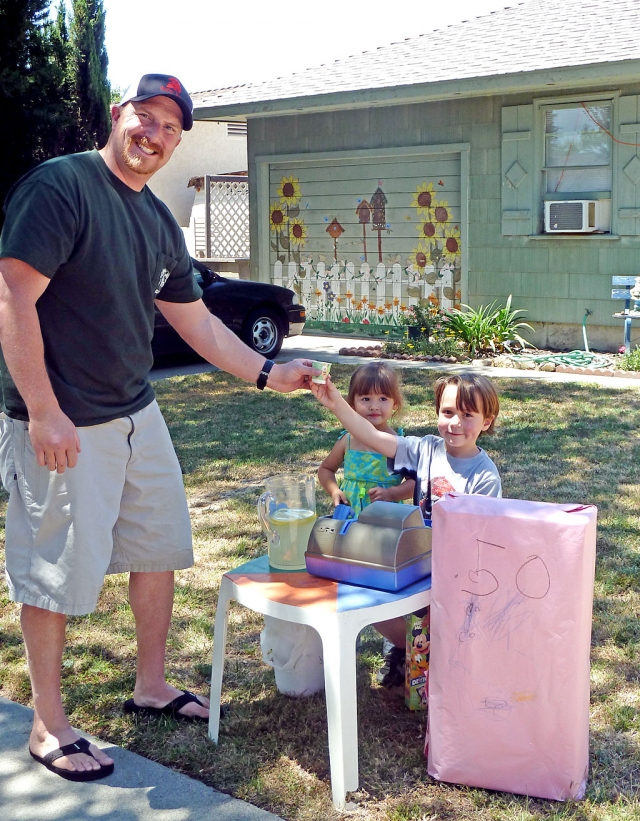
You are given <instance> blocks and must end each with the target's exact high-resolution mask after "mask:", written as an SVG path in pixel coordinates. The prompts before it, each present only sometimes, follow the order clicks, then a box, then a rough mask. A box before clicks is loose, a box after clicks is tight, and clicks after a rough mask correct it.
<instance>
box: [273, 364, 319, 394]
mask: <svg viewBox="0 0 640 821" xmlns="http://www.w3.org/2000/svg"><path fill="white" fill-rule="evenodd" d="M319 373H320V371H319V370H317V369H316V368H312V367H311V360H310V359H292V360H291V361H290V362H285V363H284V364H282V365H274V366H273V368H271V373H270V374H269V378H268V379H267V387H268V388H271V389H272V390H274V391H279V392H280V393H289V392H290V391H295V390H298V389H299V388H308V387H309V386H310V385H311V377H312V376H318V374H319Z"/></svg>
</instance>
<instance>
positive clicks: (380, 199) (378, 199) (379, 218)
mask: <svg viewBox="0 0 640 821" xmlns="http://www.w3.org/2000/svg"><path fill="white" fill-rule="evenodd" d="M386 204H387V198H386V197H385V195H384V191H383V190H382V188H377V189H376V192H375V194H374V195H373V196H372V197H371V208H373V227H374V228H375V229H377V230H378V231H382V230H383V229H384V228H386V227H387V215H386V213H385V205H386Z"/></svg>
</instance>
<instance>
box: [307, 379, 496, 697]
mask: <svg viewBox="0 0 640 821" xmlns="http://www.w3.org/2000/svg"><path fill="white" fill-rule="evenodd" d="M311 390H312V391H313V393H314V395H315V396H316V398H317V399H318V400H319V401H320V402H321V403H322V404H323V405H324V406H325V407H327V408H329V410H330V411H332V412H333V413H335V415H336V416H337V417H338V419H339V420H340V421H341V422H342V424H343V425H344V426H345V428H346V429H347V430H348V431H349V432H350V433H351V434H352V436H355V437H357V438H358V440H359V441H361V442H363V443H364V445H365V446H367V447H369V448H372V449H375V450H376V451H378V452H379V453H381V454H383V455H384V456H387V457H388V458H389V459H390V460H393V467H394V469H395V470H397V471H399V472H400V473H401V474H403V475H405V476H409V477H411V478H413V479H414V480H415V489H414V494H413V500H414V504H416V505H419V506H420V509H421V511H422V515H423V516H424V518H425V520H426V521H428V520H430V519H431V510H432V507H433V505H434V504H435V503H437V501H438V500H439V499H440V498H441V497H442V496H444V495H445V493H448V492H450V491H456V492H457V493H478V494H481V495H484V496H502V486H501V482H500V475H499V473H498V469H497V468H496V466H495V465H494V463H493V462H492V461H491V459H490V458H489V456H488V455H487V454H486V453H485V452H484V450H482V449H481V448H479V447H478V445H477V444H476V442H477V440H478V438H479V437H480V436H481V435H482V434H483V433H492V432H493V429H494V424H495V420H496V417H497V415H498V413H499V411H500V401H499V399H498V394H497V393H496V390H495V388H494V387H493V384H492V383H491V382H490V381H489V380H488V379H487V378H486V377H485V376H482V375H480V374H475V373H459V374H450V375H447V376H443V377H441V378H440V379H438V381H437V382H436V386H435V404H436V412H437V414H438V433H439V434H440V436H431V435H428V436H423V437H418V436H406V437H398V436H395V435H390V434H389V433H388V432H387V431H384V430H378V429H376V428H375V427H373V426H372V425H371V424H370V423H369V422H368V420H367V419H366V418H363V417H362V416H360V415H359V414H357V413H354V410H353V409H352V408H351V407H350V406H349V405H348V404H347V403H346V402H345V401H344V399H343V398H342V396H341V395H340V392H339V391H338V389H337V388H336V387H335V385H333V384H332V383H331V381H330V380H329V381H327V383H326V385H316V384H312V388H311ZM375 627H376V628H377V629H378V631H379V632H380V633H382V635H383V636H385V637H386V638H387V639H388V640H389V641H390V642H391V643H392V644H393V645H394V646H393V647H392V648H391V649H390V650H389V652H388V653H387V655H386V656H385V664H384V666H383V667H382V669H381V670H380V672H379V674H378V680H379V681H380V682H381V683H382V684H383V685H385V686H388V687H390V686H393V685H395V684H401V683H402V682H403V681H404V666H405V624H404V619H403V618H398V619H391V620H390V621H386V622H381V623H379V624H376V625H375Z"/></svg>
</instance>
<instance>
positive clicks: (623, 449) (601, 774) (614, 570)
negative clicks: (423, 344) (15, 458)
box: [0, 366, 640, 821]
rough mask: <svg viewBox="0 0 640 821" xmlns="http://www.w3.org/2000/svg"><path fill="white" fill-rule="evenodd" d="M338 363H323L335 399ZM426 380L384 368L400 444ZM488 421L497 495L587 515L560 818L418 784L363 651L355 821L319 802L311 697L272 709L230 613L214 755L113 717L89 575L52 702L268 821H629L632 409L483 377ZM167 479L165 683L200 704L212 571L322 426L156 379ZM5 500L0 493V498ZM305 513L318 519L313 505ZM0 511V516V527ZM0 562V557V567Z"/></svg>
mask: <svg viewBox="0 0 640 821" xmlns="http://www.w3.org/2000/svg"><path fill="white" fill-rule="evenodd" d="M351 371H352V367H347V366H334V368H333V369H332V375H333V376H334V378H335V380H336V381H337V383H338V384H339V385H340V386H341V387H342V388H346V386H347V383H348V378H349V376H350V373H351ZM434 379H435V375H434V374H432V373H425V372H420V371H413V370H405V371H403V380H404V382H405V392H406V395H407V400H408V403H407V404H408V408H407V412H406V413H405V416H404V419H403V420H402V424H403V426H404V428H405V431H406V432H407V433H410V434H415V435H424V434H426V433H432V432H434V422H435V414H434V411H433V392H432V385H433V381H434ZM498 385H499V389H500V393H501V396H502V412H501V414H500V418H499V421H500V426H499V430H498V432H497V434H496V436H494V437H492V438H487V439H485V441H484V443H483V446H484V447H485V448H486V450H488V452H489V453H490V455H491V456H492V458H493V459H494V460H495V461H496V463H497V465H498V467H499V468H500V471H501V473H502V477H503V486H504V492H505V495H506V496H511V497H518V498H526V499H536V500H541V501H547V502H576V503H578V502H586V503H589V502H591V503H595V504H597V505H598V508H599V523H598V561H597V570H596V589H595V600H594V621H593V639H592V645H593V647H592V699H591V701H592V712H591V762H590V766H591V774H590V781H589V785H588V793H587V797H586V799H585V800H584V801H582V802H575V803H574V802H568V803H566V804H560V803H554V802H548V801H538V800H533V799H527V798H525V797H521V796H520V797H519V796H511V795H507V794H500V793H491V792H488V791H484V790H475V789H471V788H466V787H456V786H453V785H446V784H438V783H436V782H434V781H433V780H432V779H430V778H429V777H428V776H427V774H426V767H425V761H424V757H423V755H422V746H423V738H424V728H425V715H423V714H420V713H411V712H409V711H407V710H406V709H405V708H404V703H403V699H402V696H401V694H400V693H399V692H398V691H391V692H389V691H386V690H384V689H381V688H380V687H378V686H377V685H376V684H375V676H374V674H375V671H376V669H377V666H378V664H379V663H380V649H381V642H380V640H379V638H378V637H377V636H376V635H375V634H374V632H373V630H372V629H368V630H367V631H365V633H364V634H363V636H362V644H361V647H360V649H359V651H358V681H357V687H358V712H359V718H360V720H359V737H360V743H359V759H360V789H359V791H358V792H357V793H355V794H353V795H351V796H350V798H351V800H352V801H354V802H355V803H356V809H355V810H353V811H352V812H351V813H348V814H340V813H337V812H336V811H335V810H334V809H333V807H332V804H331V791H330V784H329V764H328V751H327V728H326V712H325V701H324V696H323V695H322V694H319V695H316V696H313V697H311V698H309V699H304V700H292V699H288V698H286V697H284V696H282V695H281V694H279V693H278V692H277V690H276V688H275V683H274V676H273V671H272V670H271V668H269V667H267V666H266V665H265V664H264V663H263V662H262V657H261V653H260V649H259V634H260V631H261V629H262V619H261V617H260V616H259V615H257V614H255V613H252V612H251V611H249V610H246V609H245V608H242V607H240V606H239V605H233V606H232V608H231V611H230V624H229V638H228V645H227V648H228V657H227V662H226V668H225V677H224V686H223V703H224V704H225V705H226V706H227V707H228V713H227V714H226V715H225V717H224V718H223V721H222V727H221V737H220V744H219V745H218V746H214V745H212V744H210V743H209V742H208V740H207V738H206V729H205V728H204V727H202V726H192V725H182V724H178V723H176V722H173V721H170V720H168V719H167V720H160V721H145V720H140V721H138V722H135V721H133V720H132V719H131V718H129V717H126V716H124V715H123V713H122V701H123V700H124V699H125V698H128V697H129V696H130V694H131V690H132V687H133V682H134V675H135V640H134V639H135V632H134V624H133V619H132V617H131V613H130V610H129V607H128V604H127V580H126V577H125V576H122V575H119V576H112V577H109V578H108V579H107V581H106V583H105V586H104V590H103V592H102V595H101V598H100V603H99V607H98V609H97V611H96V612H95V613H94V614H92V615H91V616H89V617H84V618H73V619H70V622H69V643H68V647H67V650H66V653H65V657H64V662H63V676H64V686H65V689H64V695H65V700H66V706H67V709H68V710H69V712H70V715H71V719H72V721H73V722H74V724H76V725H77V726H81V727H83V728H85V729H86V730H87V731H89V732H92V733H95V734H96V735H98V736H100V737H102V738H104V739H108V740H110V741H113V742H114V743H117V744H120V745H122V746H124V747H127V748H129V749H131V750H134V751H136V752H138V753H141V754H142V755H145V756H147V757H149V758H152V759H154V760H157V761H161V762H162V763H164V764H166V765H167V766H170V767H173V768H175V769H178V770H180V771H182V772H185V773H187V774H188V775H191V776H192V777H194V778H197V779H199V780H201V781H203V782H205V783H207V784H209V785H211V786H214V787H216V788H218V789H220V790H223V791H226V792H229V793H232V794H233V795H235V796H237V797H239V798H243V799H245V800H248V801H250V802H252V803H254V804H256V805H258V806H261V807H264V808H266V809H269V810H271V811H272V812H274V813H276V814H278V815H281V816H282V817H283V818H285V819H288V821H327V820H328V821H332V819H338V818H353V819H363V821H435V819H469V821H470V819H480V820H481V821H502V819H504V821H530V820H531V821H533V819H536V820H537V819H555V818H557V819H567V820H568V819H571V820H572V821H573V819H576V821H639V820H640V799H639V797H638V796H639V790H640V785H639V783H638V782H639V776H638V773H640V719H639V715H640V673H639V670H640V538H639V537H640V526H639V520H638V513H639V505H638V499H639V498H640V436H639V435H638V433H637V431H638V430H640V395H639V394H638V393H637V392H635V391H631V390H630V391H613V390H608V389H604V388H599V387H594V386H586V385H578V384H573V385H572V384H558V383H542V382H537V381H526V380H519V379H518V380H515V379H514V380H500V381H499V383H498ZM155 387H156V390H157V393H158V398H159V401H160V404H161V406H162V408H163V411H164V413H165V416H166V418H167V421H168V423H169V426H170V429H171V433H172V436H173V439H174V442H175V444H176V450H177V452H178V456H179V458H180V462H181V464H182V467H183V471H184V474H185V486H186V488H187V494H188V499H189V504H190V509H191V516H192V522H193V533H194V544H195V551H196V565H195V566H194V567H193V568H190V569H189V570H185V571H181V572H180V573H179V574H177V585H176V603H175V618H174V623H173V629H172V633H171V638H170V643H169V647H168V663H169V671H170V675H171V680H172V682H173V683H174V684H176V685H177V686H180V687H184V688H188V689H192V690H195V691H196V692H206V691H207V689H208V681H209V677H210V656H211V634H212V625H213V618H214V615H215V606H216V600H217V592H218V589H219V585H220V578H221V576H222V574H223V573H224V572H225V571H226V570H228V569H229V568H231V567H234V566H236V565H238V564H241V563H242V562H245V561H248V560H249V559H251V558H254V557H256V556H258V555H261V554H262V553H264V551H265V540H264V538H263V537H262V535H261V533H260V528H259V524H258V521H257V516H256V512H255V506H256V502H257V498H258V496H259V494H260V492H261V491H262V489H263V483H264V479H265V478H266V477H267V476H270V475H272V474H274V473H282V472H285V471H287V470H292V471H296V472H297V471H301V472H307V473H314V472H315V471H316V469H317V465H318V464H319V462H320V461H321V460H322V458H324V456H325V455H326V453H327V452H328V450H329V449H330V448H331V446H332V445H333V443H334V442H335V440H336V437H337V435H338V432H339V426H338V425H337V423H336V421H335V420H334V419H333V418H332V417H330V416H329V415H328V414H327V413H326V412H325V411H324V410H323V409H322V408H321V407H320V406H319V405H318V404H317V403H316V402H315V400H313V399H312V398H311V397H310V396H309V395H308V394H306V393H303V392H300V393H297V394H294V395H291V396H280V395H278V394H274V393H270V392H268V391H266V392H265V393H260V392H258V391H256V390H255V389H254V388H252V387H251V386H246V385H243V384H242V383H240V382H239V381H238V380H235V379H233V378H232V377H229V376H227V375H226V374H222V373H214V374H203V375H198V376H189V377H178V378H174V379H170V380H166V381H164V382H161V383H157V384H156V386H155ZM4 500H5V497H4V496H2V499H1V500H0V501H2V502H3V503H4ZM319 510H320V512H323V511H326V510H328V503H327V500H326V498H324V496H323V494H320V498H319ZM2 512H3V508H0V514H1V513H2ZM0 557H1V554H0ZM0 643H1V645H0V693H1V694H2V695H3V696H5V697H7V698H12V699H14V700H16V701H19V702H21V703H24V704H29V700H30V692H29V685H28V677H27V673H26V664H25V658H24V649H23V646H22V640H21V636H20V630H19V623H18V608H17V607H16V606H15V605H14V604H12V603H10V602H9V601H8V600H7V597H6V592H5V590H4V589H3V590H2V591H0Z"/></svg>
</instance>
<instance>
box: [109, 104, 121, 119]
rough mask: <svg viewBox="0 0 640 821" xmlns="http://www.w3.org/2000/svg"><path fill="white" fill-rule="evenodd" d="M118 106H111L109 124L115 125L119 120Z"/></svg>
mask: <svg viewBox="0 0 640 821" xmlns="http://www.w3.org/2000/svg"><path fill="white" fill-rule="evenodd" d="M120 114H121V111H120V106H119V105H118V104H117V103H116V104H115V105H112V106H111V122H112V123H117V122H118V120H119V119H120Z"/></svg>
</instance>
